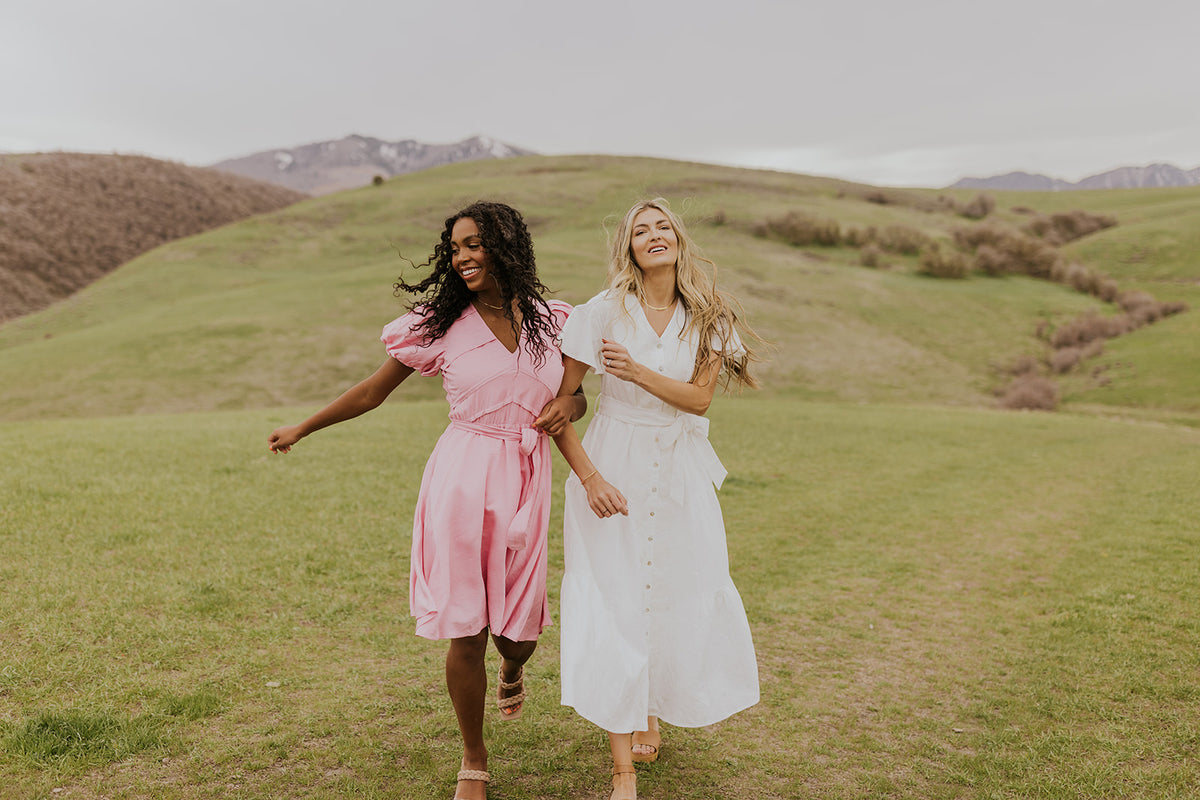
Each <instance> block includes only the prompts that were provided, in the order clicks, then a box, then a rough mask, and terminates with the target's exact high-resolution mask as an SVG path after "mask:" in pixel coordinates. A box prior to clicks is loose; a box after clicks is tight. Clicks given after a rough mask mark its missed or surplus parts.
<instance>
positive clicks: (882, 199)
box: [863, 190, 891, 206]
mask: <svg viewBox="0 0 1200 800" xmlns="http://www.w3.org/2000/svg"><path fill="white" fill-rule="evenodd" d="M863 199H864V200H866V201H867V202H868V203H875V204H876V205H881V206H886V205H887V204H888V203H890V202H891V198H889V197H888V195H887V192H881V191H879V190H874V191H870V192H867V193H866V194H865V195H863Z"/></svg>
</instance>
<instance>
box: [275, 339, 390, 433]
mask: <svg viewBox="0 0 1200 800" xmlns="http://www.w3.org/2000/svg"><path fill="white" fill-rule="evenodd" d="M411 374H413V368H412V367H409V366H406V365H404V364H401V363H400V362H399V361H397V360H396V359H394V358H389V359H388V360H387V361H385V362H384V363H383V365H382V366H380V367H379V369H377V370H375V374H373V375H372V376H371V377H369V378H367V379H366V380H364V381H359V382H358V383H356V384H354V385H353V386H351V387H350V388H349V389H347V390H346V391H345V392H343V393H342V395H341V396H340V397H338V399H336V400H334V401H333V402H332V403H330V404H329V405H327V406H325V407H324V408H322V409H321V410H320V411H318V412H317V413H315V414H313V415H312V416H311V417H309V418H308V419H306V420H304V422H301V423H300V424H299V425H285V426H283V427H282V428H276V429H275V430H273V431H272V432H271V435H270V436H269V437H268V438H267V446H268V447H269V448H270V449H271V452H272V453H286V452H288V451H289V450H291V449H292V445H294V444H295V443H296V442H298V441H300V440H301V439H303V438H304V437H305V436H308V435H309V434H310V433H314V432H316V431H319V430H321V429H322V428H328V427H329V426H330V425H336V424H337V423H339V422H345V421H346V420H348V419H353V418H354V417H357V416H359V415H360V414H365V413H366V412H368V411H370V410H371V409H373V408H378V407H379V404H380V403H382V402H383V401H384V400H386V399H387V396H388V395H389V394H391V393H392V391H393V390H394V389H395V388H396V387H397V386H399V385H400V384H401V383H403V382H404V379H405V378H407V377H408V376H409V375H411Z"/></svg>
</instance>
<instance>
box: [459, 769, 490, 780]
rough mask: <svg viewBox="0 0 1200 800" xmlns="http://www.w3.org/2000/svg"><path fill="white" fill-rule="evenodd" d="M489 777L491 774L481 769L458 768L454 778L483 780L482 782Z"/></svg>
mask: <svg viewBox="0 0 1200 800" xmlns="http://www.w3.org/2000/svg"><path fill="white" fill-rule="evenodd" d="M491 779H492V776H491V775H489V774H487V773H486V772H484V771H483V770H481V769H460V770H459V771H458V778H456V780H460V781H483V782H484V783H487V782H488V781H490V780H491Z"/></svg>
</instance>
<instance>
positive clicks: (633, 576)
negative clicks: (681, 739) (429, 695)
mask: <svg viewBox="0 0 1200 800" xmlns="http://www.w3.org/2000/svg"><path fill="white" fill-rule="evenodd" d="M702 264H711V262H708V261H707V260H706V259H703V258H701V257H700V256H699V254H698V253H697V252H696V247H695V245H694V244H692V243H691V240H690V239H689V237H688V235H687V233H686V231H685V229H684V227H683V224H682V222H681V221H680V220H679V218H678V217H677V216H676V215H675V214H674V213H673V212H672V211H671V210H670V208H669V207H668V205H667V204H666V201H664V200H661V199H658V200H654V201H650V202H643V203H639V204H637V205H635V206H634V207H633V208H631V209H630V210H629V212H628V213H627V214H626V215H625V217H624V219H623V220H622V222H621V224H620V226H619V228H618V229H617V231H616V233H615V235H614V237H613V241H612V261H611V264H610V269H609V276H608V286H607V288H606V290H605V291H603V292H601V293H600V294H598V295H596V296H595V297H593V298H592V299H591V300H589V301H588V302H587V303H586V304H584V305H582V306H577V307H576V308H575V310H574V312H573V313H572V314H571V317H570V318H569V319H568V320H567V323H566V325H565V327H564V328H563V332H562V337H563V343H562V352H563V357H564V358H563V360H564V365H565V372H564V377H563V383H562V387H561V388H560V390H559V397H560V398H562V397H569V396H571V395H573V394H574V393H575V391H576V390H577V389H578V388H579V385H580V383H581V382H582V380H583V377H584V375H585V374H586V373H587V371H588V370H589V369H592V370H595V371H596V372H600V373H602V374H603V377H602V379H601V388H600V397H599V399H598V401H597V406H596V413H595V416H594V418H593V419H592V421H591V424H590V425H589V426H588V430H587V434H586V435H585V436H584V439H583V442H582V444H581V443H580V441H579V438H578V436H577V435H576V433H575V430H574V428H573V427H572V426H570V425H568V426H567V427H566V429H565V430H564V431H563V432H562V433H561V434H560V435H558V436H557V437H556V440H555V441H556V443H557V444H558V446H559V449H560V450H561V451H562V453H563V456H564V457H565V458H566V459H567V462H568V463H569V464H570V465H571V469H572V472H573V474H572V475H571V476H570V477H569V478H568V480H567V486H566V506H565V511H564V541H565V559H566V570H565V573H564V576H563V586H562V600H561V602H562V623H563V624H562V702H563V704H564V705H568V706H572V707H574V708H575V710H576V711H577V712H579V714H580V715H582V716H583V717H584V718H586V719H588V720H590V721H592V722H594V723H595V724H597V725H599V726H600V727H601V728H603V729H604V730H606V731H608V732H609V743H610V746H611V749H612V757H613V794H612V797H613V799H614V800H618V799H619V800H626V798H636V796H637V787H636V777H635V774H634V768H633V762H634V761H654V760H655V759H656V758H657V757H658V751H659V746H660V742H661V739H660V734H659V731H658V720H659V719H662V720H664V721H666V722H668V723H670V724H672V725H679V726H685V727H700V726H704V725H710V724H712V723H714V722H717V721H719V720H722V719H725V718H726V717H728V716H730V715H732V714H734V713H736V712H738V711H741V710H742V709H744V708H747V707H749V706H752V705H754V704H755V703H757V702H758V696H759V695H758V668H757V663H756V661H755V655H754V644H753V642H752V641H751V638H750V626H749V624H748V622H747V620H746V612H745V610H744V608H743V606H742V600H741V597H740V596H739V595H738V591H737V588H736V587H735V586H734V585H733V581H732V580H731V579H730V577H729V558H728V554H727V551H726V546H725V526H724V522H723V520H722V517H721V506H720V503H719V502H718V501H717V495H716V491H715V489H716V488H719V487H720V485H721V482H722V481H723V480H724V478H725V474H726V473H725V469H724V467H722V466H721V462H720V460H719V459H718V458H717V455H716V453H715V452H714V451H713V448H712V445H711V444H709V441H708V419H706V418H705V417H704V416H703V415H704V413H705V412H706V411H707V410H708V406H709V403H710V402H711V401H712V398H713V394H714V392H715V389H716V386H717V383H718V382H721V380H720V379H721V378H722V376H724V378H725V382H726V383H728V381H729V380H732V381H734V382H735V383H737V384H739V385H745V386H755V385H756V384H755V382H754V379H753V378H752V377H751V375H750V373H749V371H748V367H749V364H750V362H751V361H753V360H754V356H753V354H752V353H751V352H749V350H748V348H747V346H746V345H745V344H744V342H743V337H741V336H739V335H738V332H737V329H738V328H741V329H742V331H743V332H744V333H748V334H749V336H747V337H745V338H747V339H757V337H756V336H754V335H753V333H752V332H751V331H749V329H748V328H746V327H745V326H744V324H743V323H742V322H741V320H740V319H739V318H738V315H737V313H736V312H735V310H734V308H735V306H734V305H733V304H732V303H731V302H730V301H728V300H727V298H726V297H725V296H724V295H723V294H722V293H720V292H718V291H717V290H716V288H715V286H714V281H713V278H712V277H711V276H710V275H709V274H708V273H707V272H706V271H705V270H704V269H703V268H702V266H701V265H702ZM610 480H611V481H612V482H613V483H610V482H609V481H610ZM614 483H615V484H616V486H615V487H614V485H613V484H614ZM618 487H619V488H618Z"/></svg>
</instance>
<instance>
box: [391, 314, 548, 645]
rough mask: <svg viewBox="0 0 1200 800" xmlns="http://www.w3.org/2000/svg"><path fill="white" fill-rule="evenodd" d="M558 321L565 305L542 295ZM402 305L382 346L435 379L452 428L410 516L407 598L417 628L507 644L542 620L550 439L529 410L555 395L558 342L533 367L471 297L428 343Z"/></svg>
mask: <svg viewBox="0 0 1200 800" xmlns="http://www.w3.org/2000/svg"><path fill="white" fill-rule="evenodd" d="M548 302H549V305H550V309H551V312H552V315H553V318H554V324H555V327H556V328H559V329H561V328H562V325H563V323H564V322H565V321H566V319H567V315H568V314H569V313H570V311H571V307H570V306H569V305H567V304H566V303H562V302H559V301H557V300H550V301H548ZM421 319H422V317H421V312H420V310H419V309H418V310H417V311H413V312H410V313H408V314H405V315H404V316H402V317H400V318H399V319H396V320H393V321H392V322H389V323H388V324H387V325H386V326H384V329H383V336H382V337H381V339H382V341H383V343H384V345H385V346H386V348H387V352H388V354H389V355H390V356H392V357H393V358H395V359H396V360H398V361H400V362H401V363H403V364H406V365H407V366H410V367H412V368H413V369H415V370H417V371H418V372H420V373H421V374H422V375H425V376H430V375H438V374H440V375H441V376H442V386H443V387H444V388H445V390H446V400H447V401H449V403H450V425H449V426H448V427H447V428H446V430H445V432H444V433H443V434H442V436H441V438H439V439H438V442H437V445H436V446H435V447H434V449H433V453H432V454H431V455H430V456H429V461H428V463H427V464H426V465H425V474H424V476H423V477H422V478H421V490H420V494H419V495H418V498H417V508H416V513H415V515H414V519H413V541H412V568H411V572H410V579H409V606H410V609H411V612H412V615H413V616H414V617H416V619H417V635H419V636H424V637H425V638H427V639H453V638H459V637H463V636H474V635H475V634H477V633H479V632H480V631H481V630H483V629H484V628H490V629H491V631H492V633H494V634H497V635H499V636H503V637H505V638H507V639H512V640H514V641H530V640H533V639H536V638H537V637H538V634H540V633H541V631H542V628H544V627H545V626H546V625H549V624H550V607H549V602H548V600H547V598H546V555H547V547H548V536H547V532H548V528H549V525H550V472H551V457H550V442H549V439H548V437H547V436H546V435H545V434H544V433H542V432H541V431H539V430H538V429H536V428H532V427H530V425H531V423H532V422H533V421H534V419H536V418H537V416H538V414H539V413H541V410H542V408H543V406H545V405H546V403H548V402H549V401H550V400H552V399H553V398H554V396H555V395H556V394H557V393H558V387H559V384H560V383H561V382H562V375H563V366H562V356H561V354H560V351H559V340H558V339H555V340H554V341H548V342H547V345H548V346H547V349H546V351H545V362H544V363H543V364H542V365H541V367H538V366H537V364H536V363H535V362H534V360H533V357H532V356H530V354H529V353H528V352H527V351H526V349H525V347H524V346H523V343H522V346H520V347H518V348H517V351H516V352H515V353H510V352H508V348H506V347H505V346H504V345H502V344H501V343H500V341H499V340H498V339H496V337H495V336H494V335H493V334H492V332H491V329H489V328H488V326H487V323H485V322H484V321H483V318H482V317H480V316H479V313H478V312H477V311H476V310H475V308H474V307H473V306H467V308H466V310H464V311H463V313H462V315H461V316H460V317H459V318H458V319H457V320H456V321H455V322H454V324H453V325H451V326H450V329H449V330H448V331H447V332H446V335H445V336H443V337H442V338H441V339H438V340H437V341H435V342H433V343H432V344H431V345H429V346H428V347H422V346H421V334H420V333H413V332H412V330H411V328H412V326H413V325H414V324H416V323H418V322H420V320H421Z"/></svg>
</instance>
